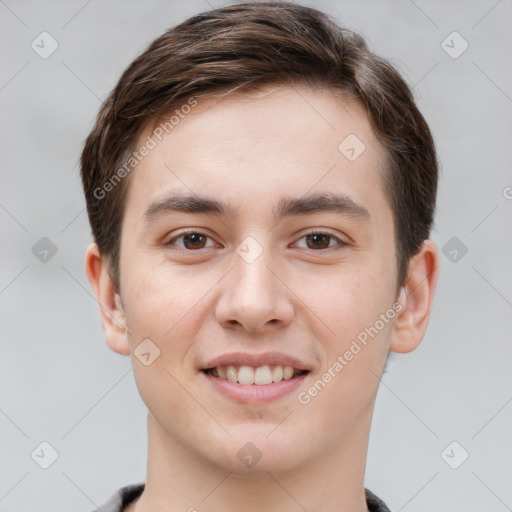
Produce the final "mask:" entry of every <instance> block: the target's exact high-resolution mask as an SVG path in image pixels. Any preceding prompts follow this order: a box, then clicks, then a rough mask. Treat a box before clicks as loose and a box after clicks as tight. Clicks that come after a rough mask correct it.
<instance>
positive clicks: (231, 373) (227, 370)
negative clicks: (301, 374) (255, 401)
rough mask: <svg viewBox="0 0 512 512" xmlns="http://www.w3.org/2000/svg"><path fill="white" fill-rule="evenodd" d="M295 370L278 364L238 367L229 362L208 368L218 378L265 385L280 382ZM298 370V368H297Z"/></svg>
mask: <svg viewBox="0 0 512 512" xmlns="http://www.w3.org/2000/svg"><path fill="white" fill-rule="evenodd" d="M295 371H296V370H294V369H293V367H292V366H284V367H283V366H281V365H280V364H277V365H272V367H270V366H269V365H268V364H266V365H264V366H258V367H256V368H253V367H252V366H245V365H242V366H240V368H237V367H236V366H234V365H232V364H230V365H228V366H217V367H216V368H212V369H210V370H208V372H209V373H211V374H212V375H214V376H215V377H219V378H220V379H225V380H229V381H230V382H238V383H239V384H259V385H266V384H272V382H281V381H282V380H283V379H291V378H292V377H293V374H294V373H295ZM297 371H298V370H297Z"/></svg>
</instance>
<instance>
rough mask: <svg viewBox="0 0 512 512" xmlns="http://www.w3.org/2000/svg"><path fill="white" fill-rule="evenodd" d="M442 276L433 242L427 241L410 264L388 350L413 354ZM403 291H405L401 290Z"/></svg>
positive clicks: (423, 329)
mask: <svg viewBox="0 0 512 512" xmlns="http://www.w3.org/2000/svg"><path fill="white" fill-rule="evenodd" d="M438 272H439V253H438V251H437V247H436V245H435V244H434V242H432V241H431V240H425V241H424V242H423V244H422V246H421V250H420V252H419V253H418V254H416V255H415V256H413V257H412V258H411V260H410V261H409V270H408V274H407V281H406V284H405V293H404V292H403V291H401V297H400V299H399V302H400V303H401V305H402V308H401V310H400V313H399V314H398V316H397V317H396V318H395V321H394V323H393V329H392V333H391V342H390V346H389V349H390V350H391V351H393V352H401V353H405V352H411V351H413V350H414V349H416V348H417V347H418V345H419V344H420V342H421V340H422V339H423V336H424V334H425V330H426V329H427V325H428V320H429V317H430V310H431V308H432V300H433V298H434V292H435V288H436V284H437V277H438ZM402 290H403V289H402Z"/></svg>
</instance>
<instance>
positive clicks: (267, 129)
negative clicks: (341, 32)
mask: <svg viewBox="0 0 512 512" xmlns="http://www.w3.org/2000/svg"><path fill="white" fill-rule="evenodd" d="M189 104H190V102H189ZM185 112H186V113H185ZM174 114H175V115H174V118H173V122H172V125H171V124H170V123H169V122H168V123H167V125H165V123H166V121H168V120H169V119H170V118H171V116H172V115H173V113H170V115H169V116H164V118H163V119H162V120H159V122H158V123H151V124H148V125H147V126H146V128H145V130H144V131H143V132H142V133H141V135H140V137H139V140H138V142H137V144H136V147H141V146H142V145H143V144H144V142H145V141H147V140H149V138H151V139H152V140H153V141H154V143H155V145H154V147H153V149H151V150H150V151H149V154H147V155H146V156H145V157H144V158H143V159H142V160H141V161H140V162H139V163H138V164H137V166H136V168H135V170H134V171H133V172H132V175H131V178H130V179H131V183H130V186H129V192H128V197H127V202H128V203H129V204H130V205H131V207H135V208H137V209H138V210H139V213H141V212H142V210H143V208H144V206H147V204H148V203H149V202H152V201H154V200H156V199H158V197H159V196H161V195H162V194H165V193H168V192H169V191H170V190H172V191H176V190H181V191H183V192H187V193H189V194H190V193H198V194H201V195H209V196H212V195H213V196H218V197H222V198H224V199H225V200H226V202H229V203H230V204H233V206H234V207H236V208H237V209H238V208H242V209H243V206H244V204H245V205H246V206H249V204H248V203H247V199H248V198H251V201H252V204H251V206H252V207H253V208H252V213H254V205H255V204H256V203H258V204H260V205H261V207H262V209H264V208H267V207H268V206H269V205H270V203H271V202H277V201H278V200H279V198H280V196H282V195H283V194H285V195H295V196H300V195H304V194H306V193H307V192H308V191H311V192H317V193H319V192H322V191H327V190H335V189H340V188H341V190H340V191H341V192H343V193H350V194H351V196H352V197H353V199H354V200H357V201H358V202H366V203H370V207H372V205H373V206H374V207H375V208H379V207H383V206H384V207H385V205H383V204H381V203H382V201H383V199H384V189H383V181H382V175H383V174H384V162H385V150H384V148H383V147H382V145H381V144H380V143H379V142H378V140H377V139H376V137H375V135H374V133H373V130H372V127H371V123H370V121H369V119H368V116H367V114H366V112H365V110H364V108H363V107H362V105H361V104H360V103H359V102H358V101H356V100H354V99H348V98H344V97H341V96H339V95H335V94H334V93H333V92H332V91H329V90H316V91H312V90H311V89H308V88H305V87H273V88H267V89H266V90H263V91H259V92H254V93H253V92H251V93H236V94H230V95H227V96H225V97H222V98H219V97H202V98H198V99H197V100H196V104H195V106H193V107H191V108H187V109H183V110H182V111H180V108H179V107H177V108H176V110H175V111H174ZM180 114H181V115H180ZM162 127H164V128H166V129H164V130H162ZM159 128H160V129H159ZM206 192H207V194H206ZM274 200H275V201H274Z"/></svg>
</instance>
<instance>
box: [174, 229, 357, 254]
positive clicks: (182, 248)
mask: <svg viewBox="0 0 512 512" xmlns="http://www.w3.org/2000/svg"><path fill="white" fill-rule="evenodd" d="M191 234H194V235H201V236H205V237H207V238H210V239H211V237H210V236H208V235H207V234H206V233H202V232H201V231H197V230H189V231H185V232H183V233H181V234H179V235H177V236H175V237H173V238H171V239H170V240H169V241H168V242H166V243H165V245H166V246H176V244H175V243H173V242H174V241H175V240H178V239H180V238H183V237H184V236H186V235H191ZM312 235H324V236H327V237H328V238H331V239H334V240H336V242H337V243H338V248H342V247H345V246H347V245H349V244H348V242H345V241H343V240H341V239H340V238H338V237H337V236H334V235H332V234H330V233H328V232H325V231H322V230H319V229H316V230H312V231H309V232H308V233H305V234H304V235H303V236H301V237H300V238H299V240H302V239H303V238H306V237H308V236H312ZM178 247H179V246H178ZM332 248H333V247H326V248H323V249H309V248H307V247H306V249H308V250H310V251H314V252H321V251H326V250H328V249H332ZM201 249H208V247H206V248H205V247H203V248H200V249H186V248H184V247H179V249H172V250H176V251H179V250H184V251H186V252H198V251H200V250H201Z"/></svg>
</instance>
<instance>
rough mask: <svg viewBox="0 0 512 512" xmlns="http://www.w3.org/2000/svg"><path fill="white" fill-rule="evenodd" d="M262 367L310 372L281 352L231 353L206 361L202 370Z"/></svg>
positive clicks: (304, 366) (302, 364) (293, 358)
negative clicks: (287, 368)
mask: <svg viewBox="0 0 512 512" xmlns="http://www.w3.org/2000/svg"><path fill="white" fill-rule="evenodd" d="M230 364H231V365H233V366H242V365H244V366H254V367H258V366H264V365H267V364H268V365H275V364H279V365H282V366H291V367H292V368H294V369H295V370H310V366H309V365H307V364H306V363H304V362H302V361H301V360H300V359H297V358H296V357H292V356H289V355H286V354H283V353H281V352H264V353H262V354H250V353H248V352H231V353H230V354H222V355H221V356H218V357H215V358H213V359H211V360H210V361H208V362H207V363H206V365H205V366H204V367H203V368H202V370H207V369H209V368H216V367H217V366H227V365H230Z"/></svg>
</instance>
